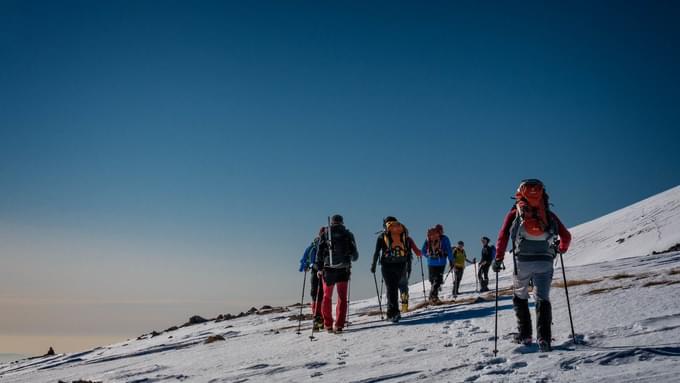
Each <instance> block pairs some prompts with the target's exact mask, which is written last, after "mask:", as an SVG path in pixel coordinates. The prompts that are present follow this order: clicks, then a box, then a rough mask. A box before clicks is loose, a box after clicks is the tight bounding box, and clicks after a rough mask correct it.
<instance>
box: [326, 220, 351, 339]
mask: <svg viewBox="0 0 680 383" xmlns="http://www.w3.org/2000/svg"><path fill="white" fill-rule="evenodd" d="M330 221H331V222H330V226H329V227H328V228H327V229H326V230H327V231H326V232H325V233H324V235H322V236H321V237H320V238H321V240H320V243H319V252H318V256H317V260H316V267H317V269H318V273H317V275H318V276H319V277H323V302H322V305H321V313H322V315H323V324H324V328H325V329H326V331H328V332H333V331H335V332H336V333H340V332H342V329H343V328H344V327H345V321H346V319H347V285H348V282H349V277H350V273H351V267H352V262H356V260H357V259H359V253H358V251H357V245H356V241H355V240H354V234H352V232H350V231H349V230H347V229H346V228H345V226H344V223H343V218H342V216H341V215H337V214H336V215H334V216H333V217H332V218H331V220H330ZM328 231H330V233H329V232H328ZM334 286H337V288H338V301H337V303H336V305H335V326H333V314H332V307H331V306H332V305H333V301H332V300H333V287H334Z"/></svg>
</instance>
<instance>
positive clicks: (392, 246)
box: [383, 221, 411, 259]
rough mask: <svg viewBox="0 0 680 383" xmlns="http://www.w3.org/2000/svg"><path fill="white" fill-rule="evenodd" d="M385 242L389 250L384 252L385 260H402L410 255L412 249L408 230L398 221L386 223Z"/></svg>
mask: <svg viewBox="0 0 680 383" xmlns="http://www.w3.org/2000/svg"><path fill="white" fill-rule="evenodd" d="M383 240H384V241H385V245H386V246H387V250H385V251H384V252H383V257H385V258H393V259H394V258H401V257H407V256H409V255H410V251H411V248H410V246H409V244H408V229H406V226H404V225H403V224H401V222H398V221H390V222H387V223H386V227H385V231H383Z"/></svg>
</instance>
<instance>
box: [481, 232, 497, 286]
mask: <svg viewBox="0 0 680 383" xmlns="http://www.w3.org/2000/svg"><path fill="white" fill-rule="evenodd" d="M490 241H491V240H490V239H489V238H488V237H482V256H481V258H480V259H481V261H480V262H479V271H478V272H477V277H478V278H479V284H480V285H481V288H480V289H479V292H480V293H483V292H487V291H489V268H490V267H491V264H492V263H493V260H494V258H495V257H496V247H495V246H494V245H489V242H490Z"/></svg>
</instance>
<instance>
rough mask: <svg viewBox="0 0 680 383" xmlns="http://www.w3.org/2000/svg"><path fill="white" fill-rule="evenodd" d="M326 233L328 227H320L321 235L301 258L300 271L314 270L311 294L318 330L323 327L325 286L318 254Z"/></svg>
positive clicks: (311, 277) (311, 278) (313, 313)
mask: <svg viewBox="0 0 680 383" xmlns="http://www.w3.org/2000/svg"><path fill="white" fill-rule="evenodd" d="M324 235H326V228H325V227H321V229H319V235H318V236H317V237H316V238H314V240H313V241H312V243H311V244H310V245H309V246H307V249H305V252H304V254H302V258H301V259H300V272H304V271H305V270H310V269H311V270H312V272H311V273H310V274H311V276H310V284H311V295H312V315H313V316H314V327H315V329H316V330H317V331H318V330H320V329H322V328H323V317H322V316H321V303H322V302H323V286H322V282H321V281H320V279H319V276H318V274H317V272H318V270H317V266H316V254H317V252H318V250H319V243H320V242H321V238H323V236H324Z"/></svg>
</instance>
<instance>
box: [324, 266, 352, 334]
mask: <svg viewBox="0 0 680 383" xmlns="http://www.w3.org/2000/svg"><path fill="white" fill-rule="evenodd" d="M348 285H349V270H348V269H325V270H324V278H323V302H322V304H321V314H322V315H323V325H324V327H325V328H327V329H329V328H333V312H332V311H333V310H332V307H333V288H334V287H336V286H337V290H338V301H337V303H336V304H335V328H339V329H342V328H344V327H345V320H346V319H347V286H348Z"/></svg>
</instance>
